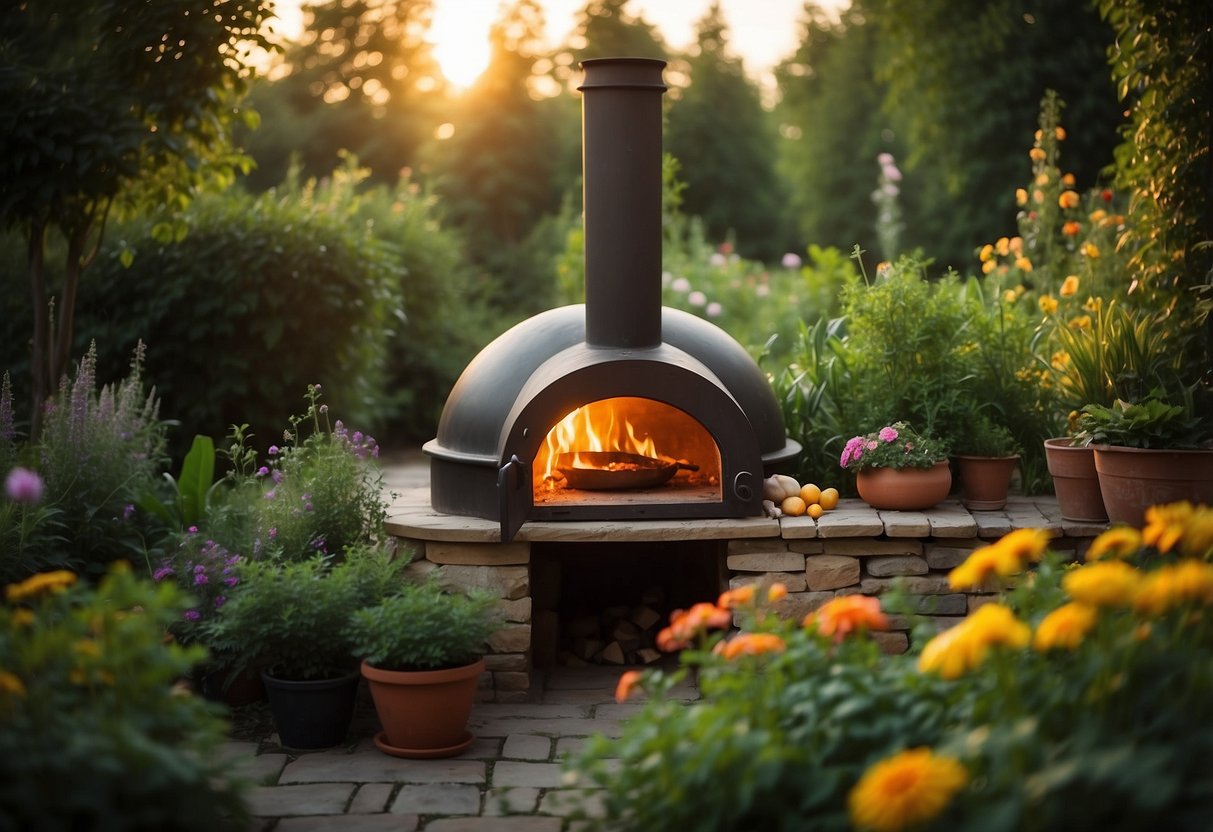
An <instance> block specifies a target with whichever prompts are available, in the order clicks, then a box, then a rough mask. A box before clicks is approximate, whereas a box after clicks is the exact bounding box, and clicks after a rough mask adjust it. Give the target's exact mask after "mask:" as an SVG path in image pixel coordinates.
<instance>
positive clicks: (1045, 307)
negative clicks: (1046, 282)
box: [1037, 295, 1057, 315]
mask: <svg viewBox="0 0 1213 832" xmlns="http://www.w3.org/2000/svg"><path fill="white" fill-rule="evenodd" d="M1037 304H1038V305H1039V306H1040V311H1041V312H1044V313H1045V314H1046V315H1052V314H1053V313H1054V312H1056V311H1057V298H1055V297H1053V296H1052V295H1041V296H1040V300H1038V301H1037Z"/></svg>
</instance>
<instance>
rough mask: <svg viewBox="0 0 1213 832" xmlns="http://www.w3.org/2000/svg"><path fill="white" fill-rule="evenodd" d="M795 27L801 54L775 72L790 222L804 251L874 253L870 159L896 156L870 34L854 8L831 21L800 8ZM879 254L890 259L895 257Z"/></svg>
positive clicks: (808, 7)
mask: <svg viewBox="0 0 1213 832" xmlns="http://www.w3.org/2000/svg"><path fill="white" fill-rule="evenodd" d="M800 25H801V33H802V34H801V39H800V46H799V47H798V48H797V50H796V52H795V54H793V55H792V56H791V57H789V58H788V59H787V60H785V61H783V62H782V63H780V64H779V66H778V67H776V69H775V78H776V80H777V82H778V84H779V92H780V101H779V104H778V106H777V107H776V114H777V115H778V116H779V118H780V122H781V126H780V133H781V142H780V167H781V169H782V171H783V173H784V179H785V181H787V182H788V183H790V184H791V188H790V194H789V203H788V204H789V214H791V215H792V216H793V217H795V219H796V226H797V231H798V232H799V233H800V235H801V239H802V240H805V241H807V242H809V243H812V244H815V245H821V246H834V247H837V248H841V249H844V250H850V249H851V248H852V247H853V246H855V245H859V246H861V247H862V248H864V249H866V250H874V248H875V243H876V233H875V230H874V225H875V222H876V208H875V206H874V204H873V202H872V199H871V192H872V190H873V188H874V187H875V185H876V177H877V172H878V170H879V168H878V167H877V161H876V160H877V156H878V155H879V154H880V153H882V152H889V153H893V154H894V155H896V156H900V155H901V149H900V145H899V144H898V143H897V142H896V141H895V140H894V136H893V131H892V130H891V129H890V127H891V125H890V124H889V120H888V118H887V117H885V116H884V115H883V114H882V113H881V102H882V100H883V98H884V85H883V84H881V83H880V82H879V81H878V80H877V79H876V59H875V55H874V49H875V40H876V29H875V27H874V26H871V25H867V21H866V18H865V11H864V8H863V4H862V3H861V2H858V0H857V1H856V2H855V3H852V5H851V6H850V7H849V8H848V9H846V10H845V11H843V13H842V15H841V19H839V20H837V21H835V20H832V19H831V18H830V17H829V16H828V15H827V14H826V13H825V11H823V10H822V9H821V8H820V7H819V6H815V5H813V4H806V6H805V10H804V16H803V17H802V19H801V23H800ZM880 254H881V256H883V257H885V258H886V259H891V258H892V257H893V256H895V254H896V252H892V253H888V252H880Z"/></svg>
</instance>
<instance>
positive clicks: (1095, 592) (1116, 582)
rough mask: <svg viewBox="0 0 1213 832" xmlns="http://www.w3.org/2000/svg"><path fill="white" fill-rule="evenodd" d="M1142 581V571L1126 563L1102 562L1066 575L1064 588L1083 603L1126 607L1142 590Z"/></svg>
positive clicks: (1063, 578) (1062, 584)
mask: <svg viewBox="0 0 1213 832" xmlns="http://www.w3.org/2000/svg"><path fill="white" fill-rule="evenodd" d="M1141 578H1142V574H1141V572H1139V571H1138V570H1136V569H1134V568H1133V567H1132V566H1129V564H1127V563H1124V562H1123V561H1119V560H1108V561H1099V562H1097V563H1092V564H1089V565H1087V566H1083V567H1080V568H1078V569H1074V570H1072V571H1071V572H1068V573H1066V575H1065V576H1063V577H1062V579H1061V588H1062V589H1064V590H1065V591H1066V594H1067V595H1069V596H1070V597H1071V598H1072V599H1073V600H1075V601H1078V602H1079V603H1082V604H1090V605H1092V606H1095V607H1127V606H1129V605H1130V604H1131V603H1133V598H1134V597H1135V596H1136V595H1137V591H1138V589H1139V588H1140V587H1141Z"/></svg>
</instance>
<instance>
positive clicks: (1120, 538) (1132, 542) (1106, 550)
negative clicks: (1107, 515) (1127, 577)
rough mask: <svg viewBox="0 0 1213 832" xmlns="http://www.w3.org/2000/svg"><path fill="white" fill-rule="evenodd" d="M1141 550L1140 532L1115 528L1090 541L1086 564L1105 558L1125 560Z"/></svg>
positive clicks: (1130, 528) (1125, 527)
mask: <svg viewBox="0 0 1213 832" xmlns="http://www.w3.org/2000/svg"><path fill="white" fill-rule="evenodd" d="M1140 548H1141V532H1139V531H1137V529H1135V528H1133V527H1132V526H1116V527H1115V528H1111V529H1108V530H1107V531H1106V532H1104V533H1103V534H1101V535H1100V536H1099V537H1097V538H1095V539H1094V540H1093V541H1091V545H1090V546H1089V547H1087V554H1086V559H1087V561H1088V562H1094V561H1097V560H1104V559H1105V558H1115V559H1117V560H1119V559H1121V558H1127V557H1129V556H1130V555H1132V554H1133V553H1134V552H1136V551H1137V550H1138V549H1140Z"/></svg>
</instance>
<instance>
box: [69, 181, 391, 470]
mask: <svg viewBox="0 0 1213 832" xmlns="http://www.w3.org/2000/svg"><path fill="white" fill-rule="evenodd" d="M357 180H358V172H357V171H356V170H354V169H352V168H348V167H347V168H345V169H342V170H340V171H337V172H335V173H334V175H333V180H332V181H331V182H330V183H329V184H328V185H327V186H326V187H325V188H319V187H318V186H317V185H316V184H315V183H306V184H303V183H299V182H298V181H297V180H292V181H291V182H290V183H288V184H287V185H286V186H285V187H284V192H283V193H282V194H281V195H279V194H275V193H268V194H263V195H261V196H259V197H250V196H246V195H243V194H241V193H240V192H239V191H234V190H233V191H229V192H227V193H225V194H223V195H220V196H208V197H203V198H200V199H199V200H197V201H196V202H195V203H194V204H193V205H192V206H191V208H190V210H189V211H188V213H187V214H186V215H185V221H186V222H187V224H188V225H189V228H190V233H189V234H188V235H187V236H186V237H185V238H184V239H182V240H179V241H176V242H172V243H168V244H161V243H159V242H157V241H156V240H155V239H154V236H153V233H152V228H153V226H154V223H155V222H156V220H155V219H154V218H150V217H149V218H148V219H145V220H142V221H140V222H137V223H134V224H131V225H128V226H124V227H123V228H121V229H120V230H119V234H118V235H116V236H118V237H119V239H118V240H117V242H116V243H115V244H114V245H113V246H111V247H110V248H108V249H107V250H106V254H105V256H104V257H103V259H102V260H100V261H99V262H98V263H97V264H96V265H95V267H94V272H95V278H94V279H93V280H90V281H89V282H88V283H87V284H85V285H83V286H82V287H81V294H80V299H81V306H82V308H84V309H88V310H89V313H88V317H87V318H86V317H84V316H82V317H81V320H80V323H79V328H80V331H81V333H82V335H84V336H90V337H96V338H97V339H98V341H99V342H100V343H101V344H103V345H104V348H105V349H106V350H107V352H121V351H129V350H130V349H131V347H132V346H133V344H134V343H135V342H136V341H137V340H140V339H142V340H144V341H146V342H147V343H151V344H155V345H156V348H155V349H154V350H153V351H152V352H151V354H150V355H149V357H148V363H147V367H146V369H147V372H148V374H149V375H150V376H151V377H153V378H156V379H157V380H158V388H157V389H158V392H159V395H160V399H161V402H162V407H163V410H164V412H165V413H169V414H172V415H173V417H174V418H175V420H176V421H177V422H178V423H179V425H180V429H179V432H178V433H177V434H176V435H177V436H178V437H180V439H179V442H180V443H181V444H182V446H181V447H179V448H175V452H176V453H182V454H183V453H184V452H185V450H186V448H185V447H184V443H185V442H186V441H187V440H188V439H189V438H190V437H193V436H194V435H196V434H202V435H204V436H220V435H222V434H223V433H224V432H225V431H226V430H227V428H228V426H229V425H233V424H242V423H245V422H247V423H248V424H249V425H250V426H251V427H250V430H251V433H252V434H253V435H255V436H256V437H258V439H259V440H260V442H261V443H262V445H263V446H264V445H268V444H270V442H273V441H275V440H276V439H277V438H278V431H279V430H280V427H281V426H282V425H284V424H285V423H286V421H287V418H288V417H289V416H290V414H291V410H290V402H291V401H292V400H293V396H294V393H293V392H292V391H295V390H300V389H303V388H304V386H305V385H306V384H308V383H310V382H316V381H318V382H320V383H323V384H324V387H325V391H326V395H327V398H328V400H329V401H330V402H332V403H333V406H334V407H338V408H340V410H341V411H342V412H343V413H346V414H348V415H349V418H351V419H356V420H358V421H360V422H363V423H364V424H365V423H367V422H371V421H373V420H375V419H377V418H381V417H382V416H383V415H384V409H385V407H386V403H385V400H384V392H383V385H384V371H385V364H386V360H387V349H388V339H389V337H390V334H391V332H392V329H391V328H392V326H393V317H392V316H393V315H394V314H395V313H396V312H398V310H399V306H400V300H399V294H398V293H399V286H400V283H401V280H402V278H403V266H402V264H401V262H400V260H399V259H398V258H396V257H394V256H392V255H393V252H392V251H391V250H390V249H389V247H388V246H387V245H386V244H385V243H384V242H383V241H381V240H380V239H378V238H377V237H376V236H375V234H374V233H373V229H372V228H370V227H368V225H367V224H365V223H362V224H360V223H358V222H356V213H355V210H356V207H357V204H356V197H355V194H354V189H355V185H356V183H357ZM127 246H129V247H132V248H134V249H135V250H136V252H137V254H136V256H135V259H134V261H133V263H132V264H131V265H130V267H129V268H127V267H124V266H123V265H122V263H121V262H120V259H119V252H120V250H121V249H123V248H125V247H127ZM198 379H206V380H207V381H206V384H199V383H198Z"/></svg>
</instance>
